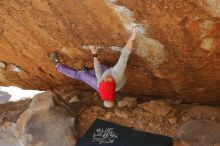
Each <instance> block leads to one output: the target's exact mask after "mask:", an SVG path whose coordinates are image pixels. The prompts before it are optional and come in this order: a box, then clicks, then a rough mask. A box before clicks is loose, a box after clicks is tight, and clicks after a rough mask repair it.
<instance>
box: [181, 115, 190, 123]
mask: <svg viewBox="0 0 220 146" xmlns="http://www.w3.org/2000/svg"><path fill="white" fill-rule="evenodd" d="M189 120H191V118H190V117H189V116H183V117H182V121H184V122H186V121H189Z"/></svg>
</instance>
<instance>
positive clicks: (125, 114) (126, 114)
mask: <svg viewBox="0 0 220 146" xmlns="http://www.w3.org/2000/svg"><path fill="white" fill-rule="evenodd" d="M129 114H130V113H129V112H127V111H122V110H118V109H115V115H116V116H118V117H121V118H126V119H127V118H128V117H129Z"/></svg>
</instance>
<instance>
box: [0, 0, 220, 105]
mask: <svg viewBox="0 0 220 146" xmlns="http://www.w3.org/2000/svg"><path fill="white" fill-rule="evenodd" d="M0 15H1V17H0V50H1V53H0V61H1V62H3V63H5V64H6V66H4V65H3V66H2V65H1V66H0V84H1V85H17V86H21V87H23V88H29V89H42V90H46V89H49V88H56V87H58V86H63V88H71V89H72V88H74V89H82V90H83V89H90V88H89V87H88V86H87V85H84V84H83V83H82V82H80V81H75V80H73V79H70V78H67V77H65V76H63V75H61V74H59V73H58V72H57V71H56V69H55V67H54V65H53V64H52V63H51V62H50V59H49V57H48V54H49V52H51V51H57V52H58V53H59V54H60V58H61V62H62V63H64V64H67V65H69V66H71V67H73V68H76V69H79V68H81V67H82V66H83V65H86V66H88V67H92V66H93V62H92V57H91V55H90V52H89V51H88V50H87V49H85V47H83V46H86V45H97V46H101V48H102V49H101V50H100V52H99V53H100V54H99V58H100V59H101V60H102V63H104V64H107V65H109V66H113V65H114V64H115V63H116V62H117V59H118V56H119V53H118V52H116V51H113V50H114V49H112V48H120V47H123V45H124V44H125V43H126V40H127V38H128V36H129V33H130V31H131V28H132V26H134V25H136V24H137V25H139V26H140V31H139V32H140V33H139V34H138V36H137V39H136V42H135V46H134V49H135V51H134V52H133V54H132V55H131V57H130V59H129V62H128V67H127V70H126V74H127V76H128V83H127V84H126V86H125V87H124V89H123V90H122V91H121V92H122V93H126V94H135V95H155V96H164V97H168V98H181V99H183V100H184V101H186V102H200V103H219V102H220V98H219V96H220V75H219V72H220V64H219V62H220V57H219V56H220V27H219V26H220V25H219V24H220V20H219V3H218V1H212V0H203V1H199V0H198V1H191V0H163V1H160V0H148V1H129V0H118V1H117V0H103V1H100V0H82V1H79V0H66V1H65V2H63V1H61V0H54V1H51V0H40V1H38V0H32V1H30V0H17V1H15V0H8V1H0ZM83 48H84V49H83ZM13 65H14V66H13Z"/></svg>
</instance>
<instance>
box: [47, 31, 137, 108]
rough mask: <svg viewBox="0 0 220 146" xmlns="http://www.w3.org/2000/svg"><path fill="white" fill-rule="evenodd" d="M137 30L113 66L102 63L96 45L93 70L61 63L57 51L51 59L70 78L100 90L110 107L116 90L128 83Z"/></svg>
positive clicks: (101, 95) (105, 103)
mask: <svg viewBox="0 0 220 146" xmlns="http://www.w3.org/2000/svg"><path fill="white" fill-rule="evenodd" d="M136 32H137V27H134V28H133V31H132V34H131V36H130V38H129V39H128V41H127V43H126V45H125V46H124V48H123V49H122V50H121V55H120V57H119V60H118V62H117V64H116V65H115V66H114V67H111V68H107V67H106V66H104V65H101V64H100V62H99V60H98V57H97V53H98V48H96V47H91V48H90V50H91V53H92V56H93V60H94V69H93V70H85V69H83V70H75V69H72V68H70V67H67V66H66V65H63V64H60V63H59V59H58V54H57V53H56V52H52V53H51V54H50V55H51V60H52V62H53V63H54V64H55V65H56V68H57V71H58V72H60V73H62V74H64V75H66V76H68V77H70V78H73V79H77V80H81V81H83V82H85V83H86V84H88V85H89V86H91V87H92V88H93V89H95V90H96V91H98V93H99V95H100V97H101V99H102V100H103V101H104V106H105V107H107V108H110V107H112V106H113V105H114V101H115V92H116V91H119V90H120V89H121V88H122V87H123V86H124V85H125V83H126V76H125V69H126V66H127V61H128V58H129V55H130V53H131V52H132V46H133V41H134V39H135V37H136Z"/></svg>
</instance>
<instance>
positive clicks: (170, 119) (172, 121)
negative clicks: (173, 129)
mask: <svg viewBox="0 0 220 146" xmlns="http://www.w3.org/2000/svg"><path fill="white" fill-rule="evenodd" d="M168 121H169V123H170V124H172V125H173V124H176V123H177V119H176V117H172V118H169V119H168Z"/></svg>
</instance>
